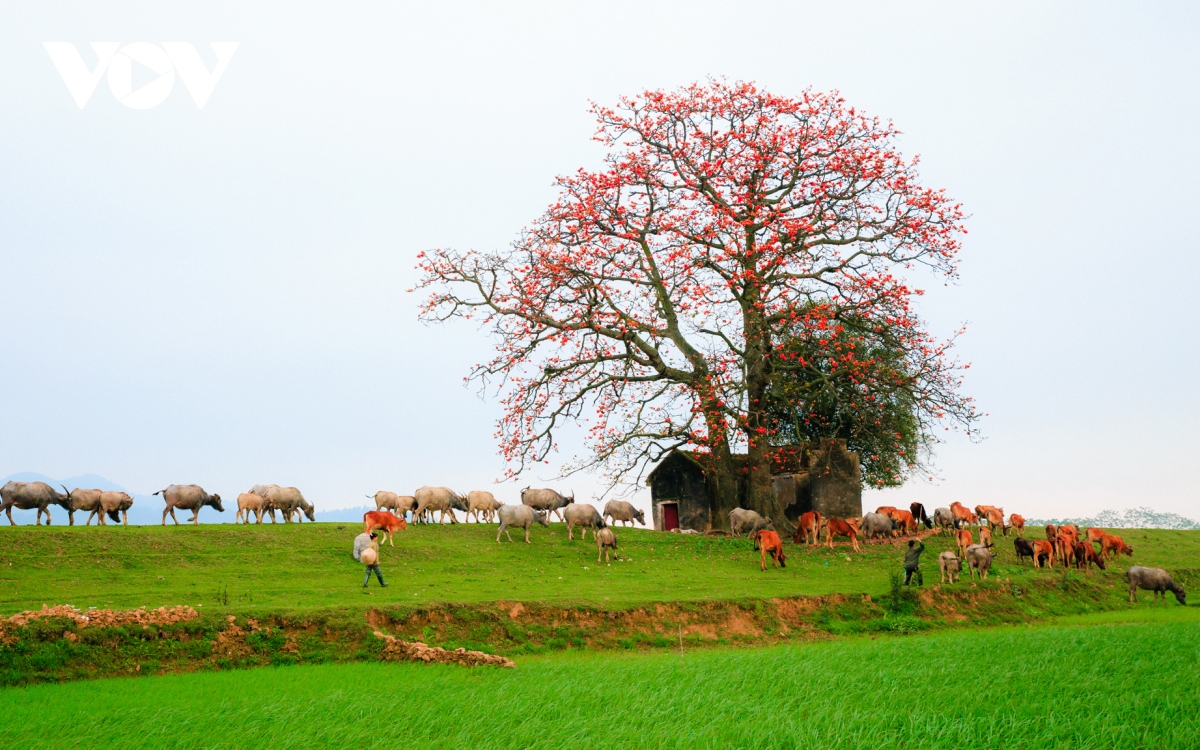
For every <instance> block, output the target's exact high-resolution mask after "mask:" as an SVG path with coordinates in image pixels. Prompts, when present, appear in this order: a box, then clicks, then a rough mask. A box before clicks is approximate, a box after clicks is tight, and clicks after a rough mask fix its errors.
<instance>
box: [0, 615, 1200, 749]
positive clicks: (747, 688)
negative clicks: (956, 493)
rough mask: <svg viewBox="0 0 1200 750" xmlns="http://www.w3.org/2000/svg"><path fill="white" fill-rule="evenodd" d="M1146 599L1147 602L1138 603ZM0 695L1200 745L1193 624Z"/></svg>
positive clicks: (505, 738) (634, 734)
mask: <svg viewBox="0 0 1200 750" xmlns="http://www.w3.org/2000/svg"><path fill="white" fill-rule="evenodd" d="M1143 612H1145V611H1143ZM1152 612H1153V614H1151V615H1150V617H1151V618H1152V619H1157V620H1158V621H1157V622H1151V623H1125V624H1117V625H1113V624H1108V625H1098V624H1094V623H1096V622H1099V621H1102V620H1104V619H1105V618H1104V616H1092V617H1091V620H1092V622H1093V624H1089V625H1055V626H1043V627H1037V628H1029V627H1009V628H987V629H981V630H975V631H962V630H960V631H952V632H944V633H938V634H933V635H921V636H911V637H895V636H893V637H881V638H879V639H878V640H871V639H867V638H857V639H849V640H843V641H839V642H835V643H823V644H812V645H803V646H777V647H771V648H762V649H743V650H705V651H694V652H690V653H686V655H685V656H684V658H683V660H682V663H681V658H680V654H679V653H678V652H672V653H657V654H619V653H611V652H609V653H603V654H597V653H594V652H590V653H589V652H578V653H574V654H560V655H555V656H552V657H526V658H523V659H520V660H519V665H518V667H517V668H516V669H507V670H503V669H495V668H477V669H473V670H468V669H461V668H453V667H440V666H429V665H417V664H343V665H325V666H298V667H283V668H278V669H269V668H268V669H258V670H239V671H232V672H216V673H197V674H190V675H169V676H165V677H151V678H145V679H139V680H121V681H119V682H117V681H113V680H96V681H89V682H78V683H68V684H61V685H39V686H34V687H30V688H15V689H9V690H5V691H2V692H0V708H2V715H3V717H4V718H3V721H2V722H0V746H4V747H29V748H42V747H47V748H48V747H80V746H82V747H128V748H141V747H145V748H150V747H153V748H174V747H178V748H184V747H187V748H191V747H205V748H235V747H272V748H308V747H447V748H449V747H464V748H491V747H497V748H500V747H503V748H515V747H521V748H563V747H588V748H629V747H644V748H697V747H700V748H709V747H711V748H759V747H764V748H801V747H805V748H807V747H821V748H872V749H874V748H884V747H922V748H965V747H1005V748H1028V749H1030V750H1032V749H1034V748H1065V747H1080V748H1093V747H1094V748H1147V747H1153V748H1159V749H1160V750H1161V749H1165V748H1194V747H1196V743H1197V737H1200V645H1198V644H1200V620H1198V619H1197V617H1196V614H1195V613H1196V609H1195V608H1191V607H1188V608H1183V607H1173V608H1169V609H1167V608H1164V609H1161V610H1153V611H1152Z"/></svg>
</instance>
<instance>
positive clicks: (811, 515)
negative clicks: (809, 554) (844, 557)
mask: <svg viewBox="0 0 1200 750" xmlns="http://www.w3.org/2000/svg"><path fill="white" fill-rule="evenodd" d="M820 535H821V514H820V513H818V512H817V511H815V510H810V511H808V512H807V513H801V514H800V521H799V523H797V524H796V533H795V534H794V535H793V536H792V543H793V544H799V543H800V540H802V539H803V540H804V541H805V542H807V543H808V545H809V546H810V547H811V546H815V545H817V544H819V543H820V539H819V538H818V537H820Z"/></svg>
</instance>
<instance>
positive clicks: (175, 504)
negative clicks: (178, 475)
mask: <svg viewBox="0 0 1200 750" xmlns="http://www.w3.org/2000/svg"><path fill="white" fill-rule="evenodd" d="M154 494H155V495H162V498H163V501H164V502H166V504H167V507H165V508H163V515H162V525H163V526H166V525H167V514H168V513H170V514H171V520H172V521H174V522H175V525H176V526H178V525H179V519H178V518H176V517H175V509H176V508H179V509H180V510H190V511H191V512H192V517H191V518H190V519H188V520H190V521H191V522H192V523H194V524H196V525H197V526H199V525H200V509H201V508H203V507H204V506H206V505H210V506H212V507H213V508H215V509H216V510H217V512H218V513H224V512H225V506H223V505H221V496H220V495H210V494H208V493H207V492H205V491H204V490H203V489H202V488H201V487H199V486H198V485H195V484H172V485H171V486H169V487H167V488H166V489H162V490H159V491H158V492H155V493H154Z"/></svg>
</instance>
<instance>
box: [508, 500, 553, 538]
mask: <svg viewBox="0 0 1200 750" xmlns="http://www.w3.org/2000/svg"><path fill="white" fill-rule="evenodd" d="M499 515H500V528H499V529H497V531H496V544H499V543H500V535H501V534H504V535H505V536H507V537H508V541H510V542H511V541H512V534H509V533H508V528H509V527H510V526H512V527H514V528H518V529H525V543H526V544H529V529H530V528H531V527H532V526H533V524H535V523H540V524H541V525H543V526H547V527H548V526H550V520H549V519H550V516H549V514H548V513H547V512H546V511H544V510H537V509H534V508H531V507H529V506H528V505H525V504H521V505H502V506H500V513H499Z"/></svg>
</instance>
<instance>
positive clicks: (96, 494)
mask: <svg viewBox="0 0 1200 750" xmlns="http://www.w3.org/2000/svg"><path fill="white" fill-rule="evenodd" d="M59 486H61V487H62V488H63V492H66V493H67V497H69V498H70V499H71V502H70V503H68V504H67V517H68V519H69V521H68V523H69V524H70V525H71V526H74V525H75V511H77V510H78V511H90V513H89V514H88V517H87V521H86V522H85V523H84V526H91V525H92V519H93V518H94V517H95V516H96V514H98V513H100V496H101V495H102V494H104V491H103V490H84V489H79V488H76V489H73V490H68V489H67V488H66V486H65V485H59ZM97 523H99V521H97Z"/></svg>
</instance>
